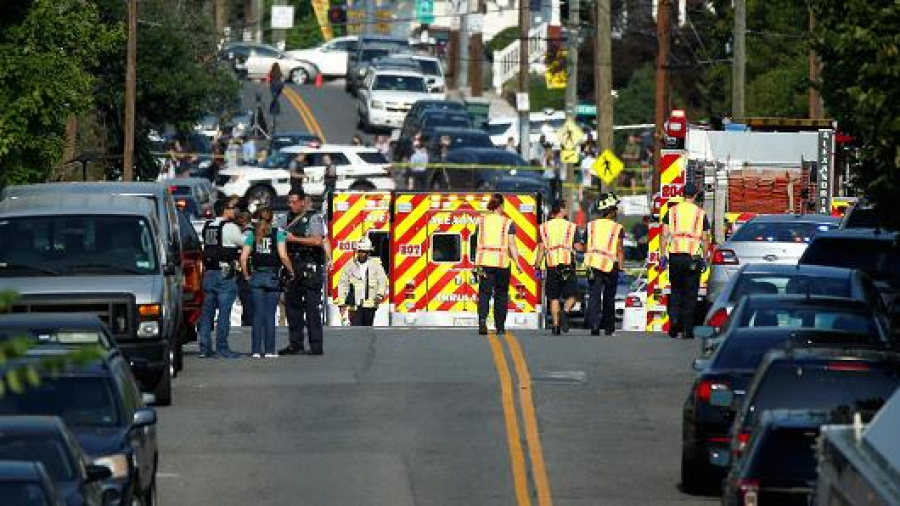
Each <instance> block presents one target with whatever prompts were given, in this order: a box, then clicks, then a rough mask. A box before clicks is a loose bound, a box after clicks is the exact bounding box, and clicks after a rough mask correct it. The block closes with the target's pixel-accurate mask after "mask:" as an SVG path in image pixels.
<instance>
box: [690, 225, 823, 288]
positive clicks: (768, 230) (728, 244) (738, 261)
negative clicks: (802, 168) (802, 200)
mask: <svg viewBox="0 0 900 506" xmlns="http://www.w3.org/2000/svg"><path fill="white" fill-rule="evenodd" d="M838 223H839V220H838V219H837V218H834V217H832V216H826V215H818V214H805V215H800V214H762V215H759V216H756V217H755V218H753V219H751V220H750V221H748V222H747V223H745V224H744V225H743V226H742V227H741V228H739V229H738V230H737V232H735V233H734V235H732V236H731V238H730V239H728V240H727V241H725V242H723V243H722V244H720V245H719V246H717V247H716V249H715V250H714V251H713V254H712V261H711V262H710V264H711V265H710V273H709V281H708V283H707V286H708V290H707V297H706V298H707V300H709V301H710V302H712V301H714V300H715V299H716V297H717V296H718V294H719V292H721V291H722V289H724V288H725V285H726V284H727V283H728V281H729V280H730V279H731V277H732V276H734V275H735V273H737V271H738V269H740V266H741V265H743V264H750V263H780V264H796V263H797V260H799V259H800V256H801V255H803V251H804V250H805V249H806V247H807V246H808V245H809V242H810V241H811V240H812V238H813V237H814V236H815V235H816V234H818V233H819V232H825V231H828V230H831V229H833V228H837V226H838Z"/></svg>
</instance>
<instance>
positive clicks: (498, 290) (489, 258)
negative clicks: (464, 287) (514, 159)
mask: <svg viewBox="0 0 900 506" xmlns="http://www.w3.org/2000/svg"><path fill="white" fill-rule="evenodd" d="M487 208H488V211H490V213H488V214H485V215H483V216H480V217H479V218H478V230H477V232H476V234H477V235H476V237H477V248H476V250H475V265H476V266H477V267H478V269H479V274H478V277H479V283H478V333H479V334H482V335H484V334H487V333H488V329H487V316H488V311H489V309H490V304H491V298H493V299H494V328H495V329H497V332H499V333H502V332H505V330H506V312H507V309H508V306H509V277H510V265H511V262H510V261H512V262H518V261H519V251H518V249H516V229H515V227H514V226H513V224H512V220H510V219H509V218H507V217H506V216H505V215H504V214H503V195H501V194H499V193H495V194H493V195H491V199H490V200H489V201H488V204H487Z"/></svg>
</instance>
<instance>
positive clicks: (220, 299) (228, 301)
mask: <svg viewBox="0 0 900 506" xmlns="http://www.w3.org/2000/svg"><path fill="white" fill-rule="evenodd" d="M236 275H237V274H236V273H232V274H231V276H230V277H228V278H225V277H224V276H222V271H214V270H207V271H206V272H205V273H204V274H203V308H202V309H201V311H200V323H199V324H198V325H197V339H198V341H199V342H200V353H209V352H211V351H212V343H211V342H210V332H211V330H212V326H213V320H215V319H216V310H218V312H219V317H218V319H217V320H216V352H218V353H225V352H228V351H230V348H229V347H228V332H229V331H230V330H231V306H233V305H234V299H236V298H237V282H236V281H235V276H236Z"/></svg>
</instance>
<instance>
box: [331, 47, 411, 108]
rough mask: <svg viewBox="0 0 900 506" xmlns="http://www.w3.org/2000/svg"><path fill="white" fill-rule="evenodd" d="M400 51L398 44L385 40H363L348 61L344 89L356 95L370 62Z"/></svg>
mask: <svg viewBox="0 0 900 506" xmlns="http://www.w3.org/2000/svg"><path fill="white" fill-rule="evenodd" d="M397 52H400V50H399V49H398V46H397V45H394V44H388V43H385V42H384V41H378V42H368V41H363V40H361V41H360V43H359V45H358V46H357V48H356V51H355V52H354V53H352V54H351V55H350V57H349V59H348V62H347V75H346V77H345V79H344V90H345V91H347V92H348V93H350V94H351V95H353V96H356V94H357V92H358V91H359V88H360V87H362V81H363V78H364V77H365V76H366V72H367V71H368V70H369V64H370V63H372V62H373V61H375V60H376V59H378V58H384V57H387V56H390V55H392V54H395V53H397Z"/></svg>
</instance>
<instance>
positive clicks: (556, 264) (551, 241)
mask: <svg viewBox="0 0 900 506" xmlns="http://www.w3.org/2000/svg"><path fill="white" fill-rule="evenodd" d="M568 215H569V210H568V207H567V206H566V203H565V202H563V201H559V202H557V203H556V204H554V205H553V207H552V208H551V209H550V220H549V221H548V222H546V223H543V224H541V227H540V234H539V235H540V242H539V243H538V247H537V262H536V263H535V269H538V270H539V269H540V268H541V262H542V261H544V260H546V261H547V273H546V276H545V284H544V291H545V293H546V294H547V300H549V301H550V312H551V314H552V316H553V335H557V336H558V335H560V334H561V333H562V332H568V331H569V312H570V311H571V310H572V307H573V306H574V305H575V295H576V293H577V291H578V285H577V280H576V274H575V250H576V249H577V250H579V251H581V250H583V249H584V241H583V239H582V238H580V237H576V235H577V233H578V227H576V226H575V224H574V223H572V222H571V221H569V220H568V219H566V216H568ZM560 300H564V301H565V302H564V304H563V307H562V308H560ZM561 309H562V310H561Z"/></svg>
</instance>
